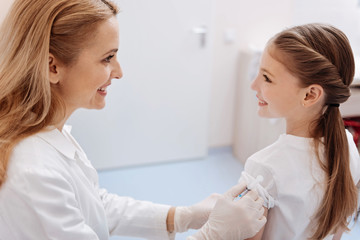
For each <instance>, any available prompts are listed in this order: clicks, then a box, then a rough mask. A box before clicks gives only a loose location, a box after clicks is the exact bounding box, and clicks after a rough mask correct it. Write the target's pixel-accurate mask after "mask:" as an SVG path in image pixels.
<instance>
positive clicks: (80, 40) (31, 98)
mask: <svg viewBox="0 0 360 240" xmlns="http://www.w3.org/2000/svg"><path fill="white" fill-rule="evenodd" d="M117 12H118V10H117V8H116V6H115V5H114V4H113V3H111V2H109V1H107V0H16V1H15V2H14V3H13V5H12V7H11V9H10V11H9V13H8V14H7V16H6V18H5V19H4V21H3V24H2V26H1V28H0V53H1V54H0V89H1V91H0V187H1V185H2V184H3V183H4V182H5V180H6V170H7V167H8V162H9V159H10V156H11V153H12V151H13V148H14V146H15V145H16V144H17V143H18V142H19V141H20V140H21V139H23V138H25V137H27V136H29V135H32V134H34V133H36V132H39V131H41V130H42V129H43V128H44V127H46V126H48V125H53V124H56V123H58V122H60V121H61V120H63V119H64V117H65V106H64V104H63V101H62V99H61V97H60V96H59V95H58V94H56V91H54V89H53V88H52V87H51V85H50V80H49V53H51V54H53V55H54V56H55V57H56V58H58V59H59V60H60V61H61V62H62V63H63V64H65V65H69V64H71V63H73V62H74V61H76V59H77V56H78V55H79V53H80V51H81V50H82V48H83V46H84V44H85V43H86V41H87V40H88V39H89V37H90V36H93V35H94V34H96V29H97V28H96V26H97V24H99V23H100V22H101V21H104V20H106V19H109V18H110V17H112V16H114V15H116V14H117Z"/></svg>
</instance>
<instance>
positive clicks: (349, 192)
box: [312, 106, 357, 239]
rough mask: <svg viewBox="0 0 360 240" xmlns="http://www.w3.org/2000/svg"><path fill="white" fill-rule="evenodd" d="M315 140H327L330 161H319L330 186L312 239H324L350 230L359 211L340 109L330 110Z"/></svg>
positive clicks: (324, 116) (323, 116)
mask: <svg viewBox="0 0 360 240" xmlns="http://www.w3.org/2000/svg"><path fill="white" fill-rule="evenodd" d="M314 136H324V148H325V149H324V153H325V159H326V160H327V161H325V162H323V161H320V159H319V162H320V164H321V166H322V168H323V170H324V171H325V173H326V181H327V185H326V190H325V195H324V197H323V202H322V204H321V205H320V208H319V209H318V211H317V213H316V219H317V220H318V226H317V229H316V231H315V233H314V235H313V236H312V239H323V238H325V237H326V236H327V235H328V234H331V233H335V232H336V231H337V230H338V229H345V230H349V229H348V227H347V225H348V224H349V223H348V217H349V216H351V215H352V214H353V213H354V211H355V210H356V208H357V188H356V186H355V184H354V180H353V179H352V176H351V171H350V157H349V146H348V141H347V137H346V133H345V126H344V122H343V120H342V118H341V114H340V111H339V108H338V107H334V106H328V107H327V110H326V111H325V113H324V114H323V115H322V116H321V118H320V119H319V121H318V125H317V126H316V128H315V129H314ZM315 139H319V138H315Z"/></svg>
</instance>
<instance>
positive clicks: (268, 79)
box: [263, 74, 272, 83]
mask: <svg viewBox="0 0 360 240" xmlns="http://www.w3.org/2000/svg"><path fill="white" fill-rule="evenodd" d="M263 76H264V78H265V82H269V83H271V82H272V81H271V80H270V78H269V77H268V76H266V75H265V74H263Z"/></svg>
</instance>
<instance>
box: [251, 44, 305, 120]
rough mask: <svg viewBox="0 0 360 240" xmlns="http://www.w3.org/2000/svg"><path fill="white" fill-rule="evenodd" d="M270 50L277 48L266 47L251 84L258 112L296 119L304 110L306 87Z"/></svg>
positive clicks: (272, 116) (263, 115) (274, 116)
mask: <svg viewBox="0 0 360 240" xmlns="http://www.w3.org/2000/svg"><path fill="white" fill-rule="evenodd" d="M269 50H275V49H273V48H271V46H270V49H269V47H267V48H266V49H265V51H264V53H263V55H262V59H261V63H260V70H259V73H258V75H257V77H256V78H255V80H254V81H253V83H252V84H251V88H252V89H253V90H255V91H256V97H257V98H258V106H259V110H258V114H259V115H260V116H261V117H267V118H285V119H286V120H292V119H294V120H295V119H297V118H298V117H299V113H301V110H302V100H303V97H304V94H305V93H304V88H301V87H300V80H299V79H298V78H296V77H295V76H293V75H292V74H291V73H290V72H289V71H288V70H287V69H286V67H285V66H284V65H283V64H282V63H281V62H279V61H277V60H276V59H274V58H273V57H272V56H271V55H270V54H269ZM275 51H276V50H275ZM272 52H274V51H272Z"/></svg>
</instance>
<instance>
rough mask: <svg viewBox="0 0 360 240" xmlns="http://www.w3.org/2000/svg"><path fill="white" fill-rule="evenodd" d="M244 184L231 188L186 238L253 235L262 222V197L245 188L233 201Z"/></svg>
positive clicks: (231, 239)
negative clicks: (201, 225) (203, 223)
mask: <svg viewBox="0 0 360 240" xmlns="http://www.w3.org/2000/svg"><path fill="white" fill-rule="evenodd" d="M245 187H246V186H245V185H244V184H240V185H237V186H235V187H233V188H231V189H230V190H229V191H228V192H227V193H225V194H224V196H223V197H222V198H220V199H219V200H218V201H217V203H216V204H215V207H214V209H213V211H212V212H211V214H210V216H209V220H208V222H207V223H206V224H205V225H204V226H203V227H202V228H201V229H200V230H199V231H198V232H197V233H196V234H195V235H193V236H191V237H188V238H187V240H243V239H246V238H250V237H253V236H254V235H255V234H256V233H257V232H259V231H260V229H261V228H262V227H263V226H264V225H265V223H266V218H265V217H264V216H263V215H264V208H263V206H262V205H263V202H264V201H263V200H262V199H261V198H259V196H258V194H257V192H256V191H254V190H252V191H249V192H248V193H247V194H246V195H245V196H243V197H242V198H241V199H239V200H238V201H233V200H234V198H235V197H236V196H238V194H239V193H241V192H242V191H243V190H244V189H245Z"/></svg>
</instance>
